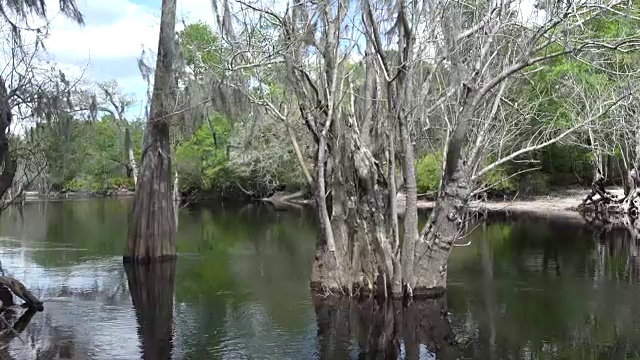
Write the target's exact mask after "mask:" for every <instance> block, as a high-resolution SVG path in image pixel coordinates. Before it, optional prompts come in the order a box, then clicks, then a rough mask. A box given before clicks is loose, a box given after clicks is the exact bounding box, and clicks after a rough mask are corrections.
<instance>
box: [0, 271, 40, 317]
mask: <svg viewBox="0 0 640 360" xmlns="http://www.w3.org/2000/svg"><path fill="white" fill-rule="evenodd" d="M0 286H2V287H4V288H6V289H9V290H11V292H12V293H13V294H15V295H16V296H17V297H19V298H21V299H22V300H24V301H25V303H26V304H27V305H28V306H29V308H33V309H36V310H38V311H42V310H43V309H44V306H43V305H42V301H40V300H38V298H36V297H35V296H34V295H33V294H32V293H31V292H30V291H29V290H27V288H26V286H24V284H22V283H21V282H20V281H19V280H16V279H14V278H12V277H10V276H0ZM1 300H2V307H6V306H11V305H13V299H7V298H6V296H5V297H3V298H2V299H1Z"/></svg>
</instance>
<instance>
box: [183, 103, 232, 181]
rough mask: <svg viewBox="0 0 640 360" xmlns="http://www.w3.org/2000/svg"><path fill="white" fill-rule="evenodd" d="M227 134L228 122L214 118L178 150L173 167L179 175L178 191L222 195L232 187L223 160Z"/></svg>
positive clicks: (225, 162)
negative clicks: (218, 192)
mask: <svg viewBox="0 0 640 360" xmlns="http://www.w3.org/2000/svg"><path fill="white" fill-rule="evenodd" d="M230 131H231V124H230V122H229V120H228V119H227V118H225V117H224V116H221V115H218V114H216V115H214V116H213V117H212V118H211V119H210V120H209V121H208V123H205V124H203V125H202V126H201V127H200V129H198V131H196V133H195V135H194V136H193V137H192V138H191V139H189V140H188V141H185V142H183V143H182V144H180V146H178V148H177V151H176V166H177V167H178V172H179V173H180V174H181V175H180V176H181V180H180V187H181V190H186V191H188V190H194V189H198V190H204V191H208V192H211V191H224V190H225V189H228V188H229V187H230V186H231V185H232V184H233V182H234V180H235V179H234V175H233V171H232V169H231V168H230V167H229V158H228V156H227V145H228V141H229V134H230Z"/></svg>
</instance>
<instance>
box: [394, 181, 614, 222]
mask: <svg viewBox="0 0 640 360" xmlns="http://www.w3.org/2000/svg"><path fill="white" fill-rule="evenodd" d="M608 190H609V191H610V192H612V193H613V194H615V195H618V196H622V195H623V194H624V191H623V189H622V188H611V189H608ZM590 192H591V190H590V189H567V190H562V191H554V192H551V193H550V194H549V195H546V196H537V197H533V198H526V199H524V198H521V199H518V197H515V198H514V199H510V200H506V201H495V200H493V201H483V202H480V201H472V202H471V203H470V204H469V206H470V207H472V208H476V209H486V210H489V211H505V212H512V213H521V214H534V215H539V216H547V217H562V218H567V219H580V220H582V216H581V215H580V214H579V213H578V212H576V211H575V207H577V206H578V205H580V203H581V202H582V200H583V199H584V198H585V197H586V196H587V195H588V194H589V193H590ZM404 204H405V195H404V194H399V195H398V209H399V210H400V209H402V210H401V212H404ZM434 206H435V202H433V201H423V200H419V201H418V208H419V209H431V208H433V207H434Z"/></svg>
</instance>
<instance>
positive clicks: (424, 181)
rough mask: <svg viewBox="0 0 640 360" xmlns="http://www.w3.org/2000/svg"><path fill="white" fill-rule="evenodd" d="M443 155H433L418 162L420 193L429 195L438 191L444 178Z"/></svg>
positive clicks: (417, 171)
mask: <svg viewBox="0 0 640 360" xmlns="http://www.w3.org/2000/svg"><path fill="white" fill-rule="evenodd" d="M442 161H443V159H442V154H441V153H431V154H427V155H425V156H423V157H422V158H421V159H420V160H418V165H417V166H416V182H417V185H418V192H420V193H427V192H433V191H437V190H438V186H439V185H440V177H441V176H442Z"/></svg>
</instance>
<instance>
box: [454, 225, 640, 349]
mask: <svg viewBox="0 0 640 360" xmlns="http://www.w3.org/2000/svg"><path fill="white" fill-rule="evenodd" d="M506 229H508V231H506ZM592 230H596V231H592ZM598 230H602V231H598ZM500 234H507V235H508V236H504V237H501V236H499V235H500ZM473 236H474V238H473V242H472V244H471V245H470V246H469V247H466V248H456V249H455V250H454V253H455V252H460V253H461V254H458V256H461V255H462V254H467V255H466V256H465V262H464V263H463V264H451V268H452V272H451V273H450V275H451V276H450V277H449V278H450V280H451V281H452V282H454V285H453V286H450V287H449V291H448V298H449V308H450V310H451V313H452V318H451V323H452V326H453V327H454V329H455V330H454V331H455V332H456V335H457V338H458V340H459V349H460V352H461V354H462V355H463V356H464V357H465V358H482V359H498V358H522V357H527V358H567V359H595V358H618V356H620V357H621V358H624V356H625V355H624V354H627V356H630V355H638V354H640V334H638V332H637V323H638V321H640V303H638V301H637V292H638V288H639V286H638V282H639V281H640V278H638V274H637V272H638V271H637V269H638V268H639V267H638V256H637V254H638V241H637V240H636V239H634V238H632V237H630V233H629V232H628V231H626V230H624V229H619V228H608V229H604V230H603V229H597V228H595V229H588V228H586V227H585V226H584V225H583V224H580V223H575V224H574V223H566V222H555V221H547V220H541V219H535V218H528V217H519V218H516V219H512V220H511V221H509V223H505V222H502V221H499V222H490V223H489V224H488V225H487V226H486V229H481V228H480V229H478V231H477V232H476V233H475V234H473ZM473 254H476V257H475V258H474V257H472V256H471V255H473ZM458 279H463V285H460V286H458V285H457V284H455V282H456V281H457V280H458Z"/></svg>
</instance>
